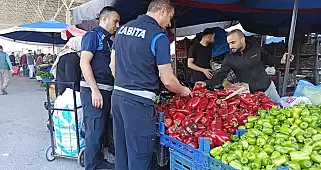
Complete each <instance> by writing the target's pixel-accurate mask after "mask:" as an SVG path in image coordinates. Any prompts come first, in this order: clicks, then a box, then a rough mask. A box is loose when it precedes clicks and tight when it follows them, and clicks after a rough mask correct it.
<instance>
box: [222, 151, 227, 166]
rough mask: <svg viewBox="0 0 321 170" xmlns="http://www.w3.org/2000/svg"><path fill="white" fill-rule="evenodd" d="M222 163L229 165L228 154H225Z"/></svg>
mask: <svg viewBox="0 0 321 170" xmlns="http://www.w3.org/2000/svg"><path fill="white" fill-rule="evenodd" d="M221 161H222V162H223V163H225V164H228V161H227V154H226V153H224V154H223V155H222V159H221Z"/></svg>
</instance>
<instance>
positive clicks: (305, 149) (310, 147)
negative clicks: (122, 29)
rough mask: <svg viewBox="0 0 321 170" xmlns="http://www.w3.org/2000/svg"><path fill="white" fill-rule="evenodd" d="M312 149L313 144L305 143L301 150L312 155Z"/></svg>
mask: <svg viewBox="0 0 321 170" xmlns="http://www.w3.org/2000/svg"><path fill="white" fill-rule="evenodd" d="M312 150H313V146H311V145H310V144H305V145H304V147H303V148H302V149H301V151H302V152H305V153H307V155H311V153H312Z"/></svg>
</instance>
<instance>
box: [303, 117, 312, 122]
mask: <svg viewBox="0 0 321 170" xmlns="http://www.w3.org/2000/svg"><path fill="white" fill-rule="evenodd" d="M301 120H302V121H303V122H307V123H311V122H312V119H311V117H310V116H302V118H301Z"/></svg>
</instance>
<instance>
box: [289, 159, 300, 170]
mask: <svg viewBox="0 0 321 170" xmlns="http://www.w3.org/2000/svg"><path fill="white" fill-rule="evenodd" d="M287 167H288V168H290V169H291V170H301V167H300V164H299V163H298V162H294V161H291V162H288V163H287Z"/></svg>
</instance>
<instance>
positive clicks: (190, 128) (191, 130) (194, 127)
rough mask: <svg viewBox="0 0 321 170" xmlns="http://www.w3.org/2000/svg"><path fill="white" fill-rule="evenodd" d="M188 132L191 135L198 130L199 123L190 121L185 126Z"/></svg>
mask: <svg viewBox="0 0 321 170" xmlns="http://www.w3.org/2000/svg"><path fill="white" fill-rule="evenodd" d="M185 130H186V132H188V133H189V134H190V135H192V134H194V133H195V132H196V131H197V125H196V124H194V123H189V124H188V125H186V126H185Z"/></svg>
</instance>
